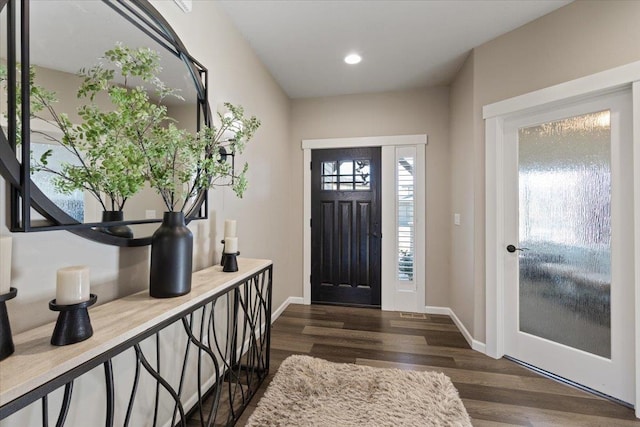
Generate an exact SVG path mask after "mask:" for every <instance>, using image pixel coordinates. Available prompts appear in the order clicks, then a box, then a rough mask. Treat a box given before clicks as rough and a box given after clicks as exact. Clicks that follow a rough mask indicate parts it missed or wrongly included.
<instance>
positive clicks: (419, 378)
mask: <svg viewBox="0 0 640 427" xmlns="http://www.w3.org/2000/svg"><path fill="white" fill-rule="evenodd" d="M247 425H248V426H252V427H257V426H260V427H262V426H331V427H342V426H455V427H458V426H471V420H470V419H469V415H468V414H467V411H466V409H465V408H464V405H463V404H462V401H461V400H460V397H459V396H458V391H457V390H456V388H455V387H454V386H453V384H452V383H451V380H450V379H449V377H447V376H446V375H444V374H442V373H440V372H418V371H403V370H400V369H385V368H372V367H369V366H361V365H354V364H348V363H332V362H328V361H326V360H322V359H316V358H313V357H309V356H290V357H288V358H287V359H286V360H285V361H284V362H282V364H281V365H280V368H279V369H278V372H277V373H276V375H275V376H274V378H273V380H272V381H271V384H269V387H268V388H267V391H266V392H265V394H264V396H263V397H262V399H260V402H259V403H258V406H257V408H256V410H255V411H254V412H253V414H251V417H250V418H249V420H248V423H247Z"/></svg>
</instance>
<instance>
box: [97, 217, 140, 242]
mask: <svg viewBox="0 0 640 427" xmlns="http://www.w3.org/2000/svg"><path fill="white" fill-rule="evenodd" d="M112 221H124V212H122V211H102V222H112ZM98 230H100V231H102V232H103V233H107V234H111V235H112V236H118V237H128V238H133V231H131V229H130V228H129V227H128V226H126V225H112V226H108V225H107V226H105V227H99V228H98Z"/></svg>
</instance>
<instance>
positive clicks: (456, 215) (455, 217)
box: [453, 213, 460, 225]
mask: <svg viewBox="0 0 640 427" xmlns="http://www.w3.org/2000/svg"><path fill="white" fill-rule="evenodd" d="M453 223H454V224H455V225H460V214H459V213H454V214H453Z"/></svg>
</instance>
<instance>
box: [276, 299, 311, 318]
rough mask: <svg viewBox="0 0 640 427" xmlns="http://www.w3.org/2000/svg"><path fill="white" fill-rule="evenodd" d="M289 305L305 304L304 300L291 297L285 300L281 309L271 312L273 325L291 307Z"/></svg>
mask: <svg viewBox="0 0 640 427" xmlns="http://www.w3.org/2000/svg"><path fill="white" fill-rule="evenodd" d="M289 304H304V298H302V297H289V298H287V299H286V300H284V302H283V303H282V304H280V307H278V308H276V309H275V310H274V311H273V312H271V323H273V322H275V321H276V319H277V318H278V317H280V315H281V314H282V312H283V311H285V310H286V309H287V307H289Z"/></svg>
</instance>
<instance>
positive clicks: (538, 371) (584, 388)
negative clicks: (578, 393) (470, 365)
mask: <svg viewBox="0 0 640 427" xmlns="http://www.w3.org/2000/svg"><path fill="white" fill-rule="evenodd" d="M503 357H504V358H505V359H507V360H510V361H512V362H514V363H517V364H518V365H521V366H523V367H525V368H527V369H529V370H530V371H533V372H535V373H536V374H539V375H542V376H543V377H547V378H549V379H552V380H554V381H557V382H559V383H562V384H566V385H568V386H571V387H574V388H577V389H578V390H582V391H585V392H587V393H590V394H593V395H595V396H598V397H601V398H603V399H606V400H609V401H611V402H613V403H617V404H618V405H622V406H626V407H627V408H631V409H634V406H633V405H632V404H631V403H628V402H625V401H624V400H620V399H618V398H615V397H613V396H609V395H608V394H604V393H602V392H600V391H598V390H594V389H592V388H590V387H587V386H585V385H582V384H578V383H576V382H573V381H571V380H568V379H566V378H564V377H561V376H558V375H556V374H553V373H551V372H549V371H545V370H544V369H540V368H538V367H536V366H533V365H530V364H529V363H527V362H523V361H522V360H518V359H516V358H514V357H511V356H507V355H504V356H503Z"/></svg>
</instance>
